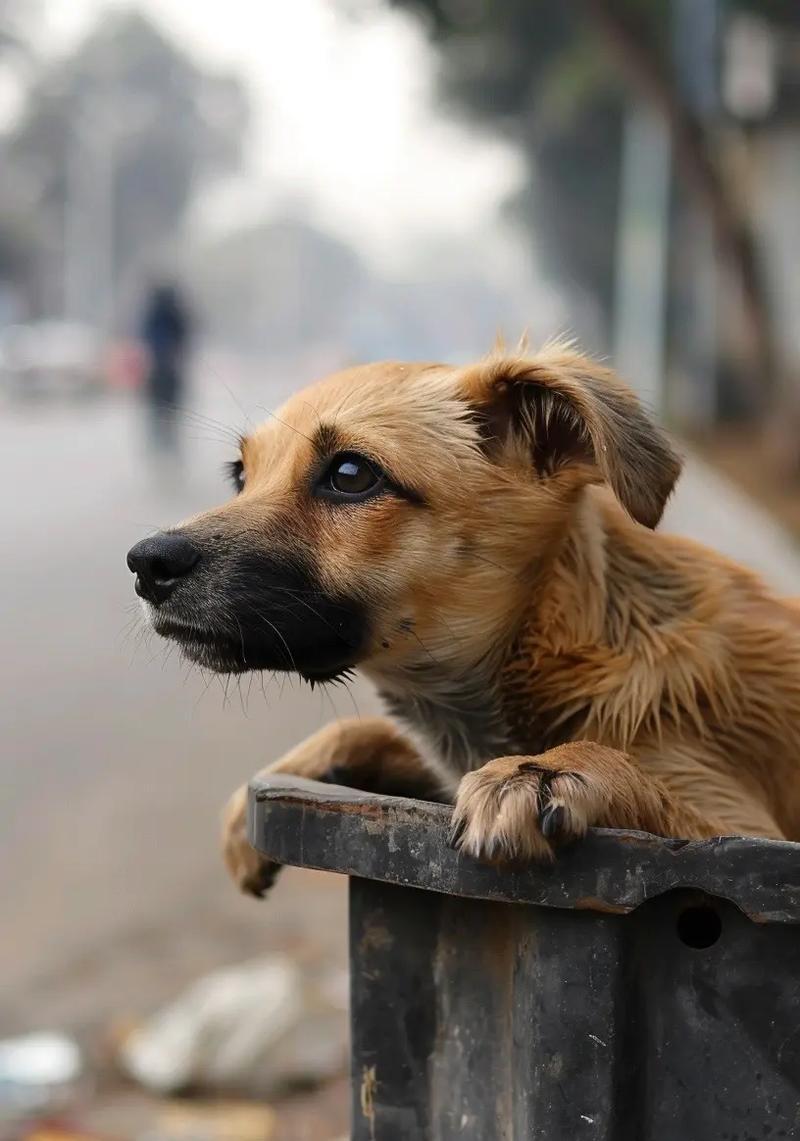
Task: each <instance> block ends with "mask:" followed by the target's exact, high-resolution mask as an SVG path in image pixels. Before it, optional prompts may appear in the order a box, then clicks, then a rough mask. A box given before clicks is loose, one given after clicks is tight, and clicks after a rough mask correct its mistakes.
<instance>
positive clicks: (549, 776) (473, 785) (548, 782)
mask: <svg viewBox="0 0 800 1141" xmlns="http://www.w3.org/2000/svg"><path fill="white" fill-rule="evenodd" d="M607 802H608V797H607V795H606V792H605V790H604V789H603V787H602V784H601V783H600V782H597V781H595V780H594V779H593V778H592V777H591V776H590V775H588V774H587V773H585V772H574V771H572V770H570V769H566V768H558V767H555V766H553V767H551V766H550V765H549V764H548V763H547V760H546V755H545V756H542V757H536V758H530V757H499V758H498V759H497V760H494V761H489V762H488V764H485V765H484V766H483V767H482V768H480V769H476V770H475V771H474V772H471V773H467V774H466V776H464V777H463V778H462V780H461V784H460V785H459V788H458V794H457V796H456V803H455V808H454V809H453V823H452V831H451V834H450V843H451V845H452V846H453V847H454V848H458V849H459V850H461V851H463V852H465V853H467V854H468V855H470V856H474V857H475V858H476V859H479V860H485V861H487V862H490V863H520V862H525V863H529V862H531V861H534V860H538V861H549V860H552V859H553V856H554V851H553V846H554V844H556V843H557V842H561V841H568V840H572V839H576V838H577V837H579V836H582V835H583V834H584V832H585V831H586V829H587V827H588V826H589V825H590V824H592V823H594V822H595V820H596V819H597V818H598V816H599V815H600V814H601V812H602V811H603V809H604V808H605V806H606V805H607Z"/></svg>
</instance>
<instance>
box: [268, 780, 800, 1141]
mask: <svg viewBox="0 0 800 1141" xmlns="http://www.w3.org/2000/svg"><path fill="white" fill-rule="evenodd" d="M448 818H449V811H448V809H446V808H443V807H441V806H437V805H428V804H422V803H420V802H416V801H406V800H394V799H392V798H387V797H379V796H374V795H369V794H364V793H359V792H353V791H350V790H346V789H340V788H335V787H331V786H325V785H315V784H311V783H309V782H301V781H298V780H296V779H294V778H290V779H287V778H281V779H276V778H271V779H270V780H269V781H268V782H258V783H257V784H256V785H254V787H253V792H252V795H251V817H250V827H251V837H252V839H253V840H254V841H255V843H256V846H257V847H259V848H260V849H261V850H262V851H263V852H264V853H265V854H267V855H269V856H271V857H272V858H275V859H279V860H281V861H282V862H286V863H294V864H301V865H304V866H309V867H317V868H328V869H330V870H333V871H339V872H344V873H346V874H348V875H350V876H351V877H352V878H351V888H350V966H351V1021H352V1068H353V1126H352V1138H353V1141H574V1139H581V1138H587V1139H590V1141H594V1139H598V1141H756V1139H758V1141H776V1139H781V1141H782V1139H784V1138H795V1137H800V1029H798V1014H797V1012H798V1009H800V1005H799V1004H800V929H798V927H797V926H796V924H797V923H798V921H800V908H799V907H798V881H799V880H800V845H794V844H788V843H775V842H772V841H761V840H734V839H727V840H719V841H706V842H703V843H690V844H681V843H679V842H676V841H665V840H660V839H657V838H654V837H649V836H644V835H641V834H637V833H619V832H603V831H596V832H594V833H593V834H592V835H590V836H589V837H588V838H587V839H586V841H585V843H583V844H581V845H576V846H575V847H574V848H573V849H572V850H571V851H569V852H564V853H562V854H561V855H560V856H559V858H558V860H557V862H556V864H555V865H554V866H553V867H551V868H547V869H530V870H527V871H522V870H518V871H513V872H509V871H503V870H501V869H493V868H485V867H481V866H480V865H476V864H475V863H474V862H473V861H471V860H467V859H464V858H459V857H458V856H456V855H455V853H453V852H452V851H451V850H450V849H449V848H448V847H447V844H446V835H447V825H448ZM749 917H754V918H757V919H758V922H757V923H754V922H753V921H752V918H749Z"/></svg>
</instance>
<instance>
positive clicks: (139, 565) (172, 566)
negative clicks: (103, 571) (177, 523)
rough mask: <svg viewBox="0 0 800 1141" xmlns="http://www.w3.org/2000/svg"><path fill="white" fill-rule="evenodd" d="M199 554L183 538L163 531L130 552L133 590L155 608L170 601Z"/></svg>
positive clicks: (129, 561) (187, 540)
mask: <svg viewBox="0 0 800 1141" xmlns="http://www.w3.org/2000/svg"><path fill="white" fill-rule="evenodd" d="M199 559H200V552H199V551H198V549H197V547H196V546H195V545H194V543H192V542H190V540H189V539H187V538H186V537H185V536H184V535H179V534H177V533H174V532H169V531H161V532H160V533H159V534H158V535H151V537H150V538H149V539H142V541H141V543H137V544H136V546H135V547H131V549H130V550H129V551H128V566H129V568H130V569H131V570H132V571H133V572H134V574H135V575H136V583H135V587H134V589H135V590H136V593H137V594H138V595H139V596H140V597H141V598H146V599H147V601H148V602H154V603H155V604H156V605H158V603H160V602H163V601H164V600H165V599H167V598H169V596H170V594H172V592H173V590H174V589H175V586H176V584H177V582H178V579H179V578H182V577H183V576H184V575H186V574H188V573H189V571H190V570H191V569H192V567H193V566H195V564H196V563H197V562H198V561H199Z"/></svg>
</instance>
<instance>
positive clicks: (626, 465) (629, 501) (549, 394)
mask: <svg viewBox="0 0 800 1141" xmlns="http://www.w3.org/2000/svg"><path fill="white" fill-rule="evenodd" d="M464 392H465V395H466V397H467V399H468V400H469V402H470V404H471V405H472V407H473V408H474V409H475V410H476V412H477V414H478V417H479V423H480V425H481V430H482V434H483V436H484V441H485V446H486V448H487V450H488V451H490V452H491V451H492V450H493V449H494V450H495V451H496V450H497V449H498V448H500V449H503V448H509V447H515V448H519V447H522V448H523V449H525V452H526V454H527V455H528V456H529V457H530V459H531V461H532V463H533V465H534V466H535V467H536V469H537V470H538V471H539V473H540V474H541V475H542V476H547V475H553V474H555V473H556V472H557V471H559V470H562V469H564V468H566V467H583V468H585V469H588V476H587V480H592V479H594V480H598V479H602V480H604V481H605V482H606V483H607V484H608V485H609V487H610V488H611V489H612V490H613V492H614V494H615V495H616V497H617V499H618V500H619V502H620V503H621V504H622V506H623V507H624V508H625V510H626V511H627V512H628V514H629V515H631V516H632V517H633V518H634V519H636V520H637V521H638V522H639V523H643V524H644V525H645V526H646V527H655V526H656V525H657V524H658V522H659V520H660V519H661V515H662V513H663V511H664V507H665V505H666V502H667V499H668V498H669V495H670V492H671V491H672V488H673V487H674V485H675V481H676V480H677V478H678V475H679V474H680V470H681V461H680V459H679V457H678V455H677V454H676V452H675V451H674V450H673V449H672V447H671V445H670V443H669V440H668V439H667V437H666V435H665V434H664V432H663V431H662V430H661V429H660V428H659V427H658V426H657V425H656V424H654V423H653V422H652V421H651V420H650V419H649V418H648V417H647V416H646V415H645V413H644V411H643V410H642V407H641V405H640V404H639V401H638V399H637V398H636V396H634V394H633V392H631V390H630V389H629V388H628V387H627V386H626V385H625V384H623V382H622V381H621V380H620V379H619V377H617V376H616V374H615V373H613V372H612V371H611V370H610V369H606V368H603V366H602V365H599V364H597V363H596V362H595V361H593V360H591V359H590V358H589V357H585V356H582V355H581V354H580V353H577V352H574V351H573V350H571V349H569V348H565V347H564V346H561V345H552V346H549V347H546V348H545V349H543V350H542V351H541V352H540V353H539V354H537V355H536V356H534V357H530V358H524V357H495V358H490V359H489V360H488V361H485V362H483V363H482V364H479V365H474V366H472V367H471V368H468V369H466V370H465V373H464Z"/></svg>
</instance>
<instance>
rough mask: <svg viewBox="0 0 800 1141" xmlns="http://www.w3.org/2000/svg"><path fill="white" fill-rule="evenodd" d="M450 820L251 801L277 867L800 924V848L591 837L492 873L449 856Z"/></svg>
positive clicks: (367, 807) (277, 793)
mask: <svg viewBox="0 0 800 1141" xmlns="http://www.w3.org/2000/svg"><path fill="white" fill-rule="evenodd" d="M449 822H450V809H449V808H448V807H446V806H444V805H439V804H430V803H427V802H423V801H416V800H405V799H401V798H398V797H388V796H379V795H375V794H372V793H365V792H360V791H357V790H353V789H348V788H343V787H340V786H336V785H328V784H320V783H317V782H314V781H305V780H302V779H300V778H297V777H288V776H279V775H277V774H276V775H274V776H271V777H270V778H269V779H267V780H264V779H260V780H256V781H254V782H253V784H252V785H251V791H250V820H249V828H250V838H251V841H252V843H253V844H254V845H255V847H256V848H258V849H259V851H261V852H263V853H264V854H265V855H266V856H269V857H270V858H271V859H274V860H277V861H279V862H280V863H284V864H293V865H299V866H303V867H312V868H322V869H326V870H329V871H333V872H341V873H344V874H346V875H351V876H360V877H363V878H365V879H371V880H382V881H384V882H386V883H393V884H400V885H404V886H408V887H417V888H423V889H425V890H427V891H433V892H441V893H444V894H447V895H454V896H462V897H467V898H474V899H485V900H498V901H505V902H512V903H528V904H537V905H540V906H543V907H559V908H572V909H575V910H579V911H590V912H600V913H605V914H608V915H623V914H626V913H628V912H630V911H632V910H633V909H634V908H637V907H639V906H640V905H641V904H643V903H645V902H646V901H647V900H651V899H655V898H656V897H658V896H660V895H663V894H664V893H666V892H670V891H674V890H676V889H678V888H684V889H693V890H696V891H702V892H704V893H706V894H707V895H710V896H714V897H717V898H721V899H726V900H729V901H730V902H732V903H734V904H735V905H736V906H737V907H738V908H739V909H740V910H741V911H742V912H744V914H745V915H747V916H748V917H749V918H750V919H753V920H755V921H756V922H760V923H787V924H796V923H800V844H792V843H789V842H787V841H776V840H756V839H741V838H736V837H729V838H721V839H714V840H703V841H690V842H687V841H681V840H665V839H661V838H659V837H655V836H649V835H646V834H644V833H640V832H619V831H611V830H604V829H595V830H593V831H591V832H590V834H589V835H588V836H587V837H586V838H585V839H584V840H583V841H581V842H580V843H578V844H575V845H573V846H572V847H570V848H568V849H564V850H562V851H561V852H560V853H559V855H558V858H557V859H556V861H555V862H554V863H553V864H552V865H550V866H547V867H542V866H539V867H533V868H524V869H508V868H495V867H489V866H486V865H484V864H480V863H477V862H476V861H474V860H472V859H470V858H468V857H465V856H460V855H459V854H457V853H456V852H454V851H453V850H452V849H451V848H449V847H448V845H447V834H448V829H449Z"/></svg>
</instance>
